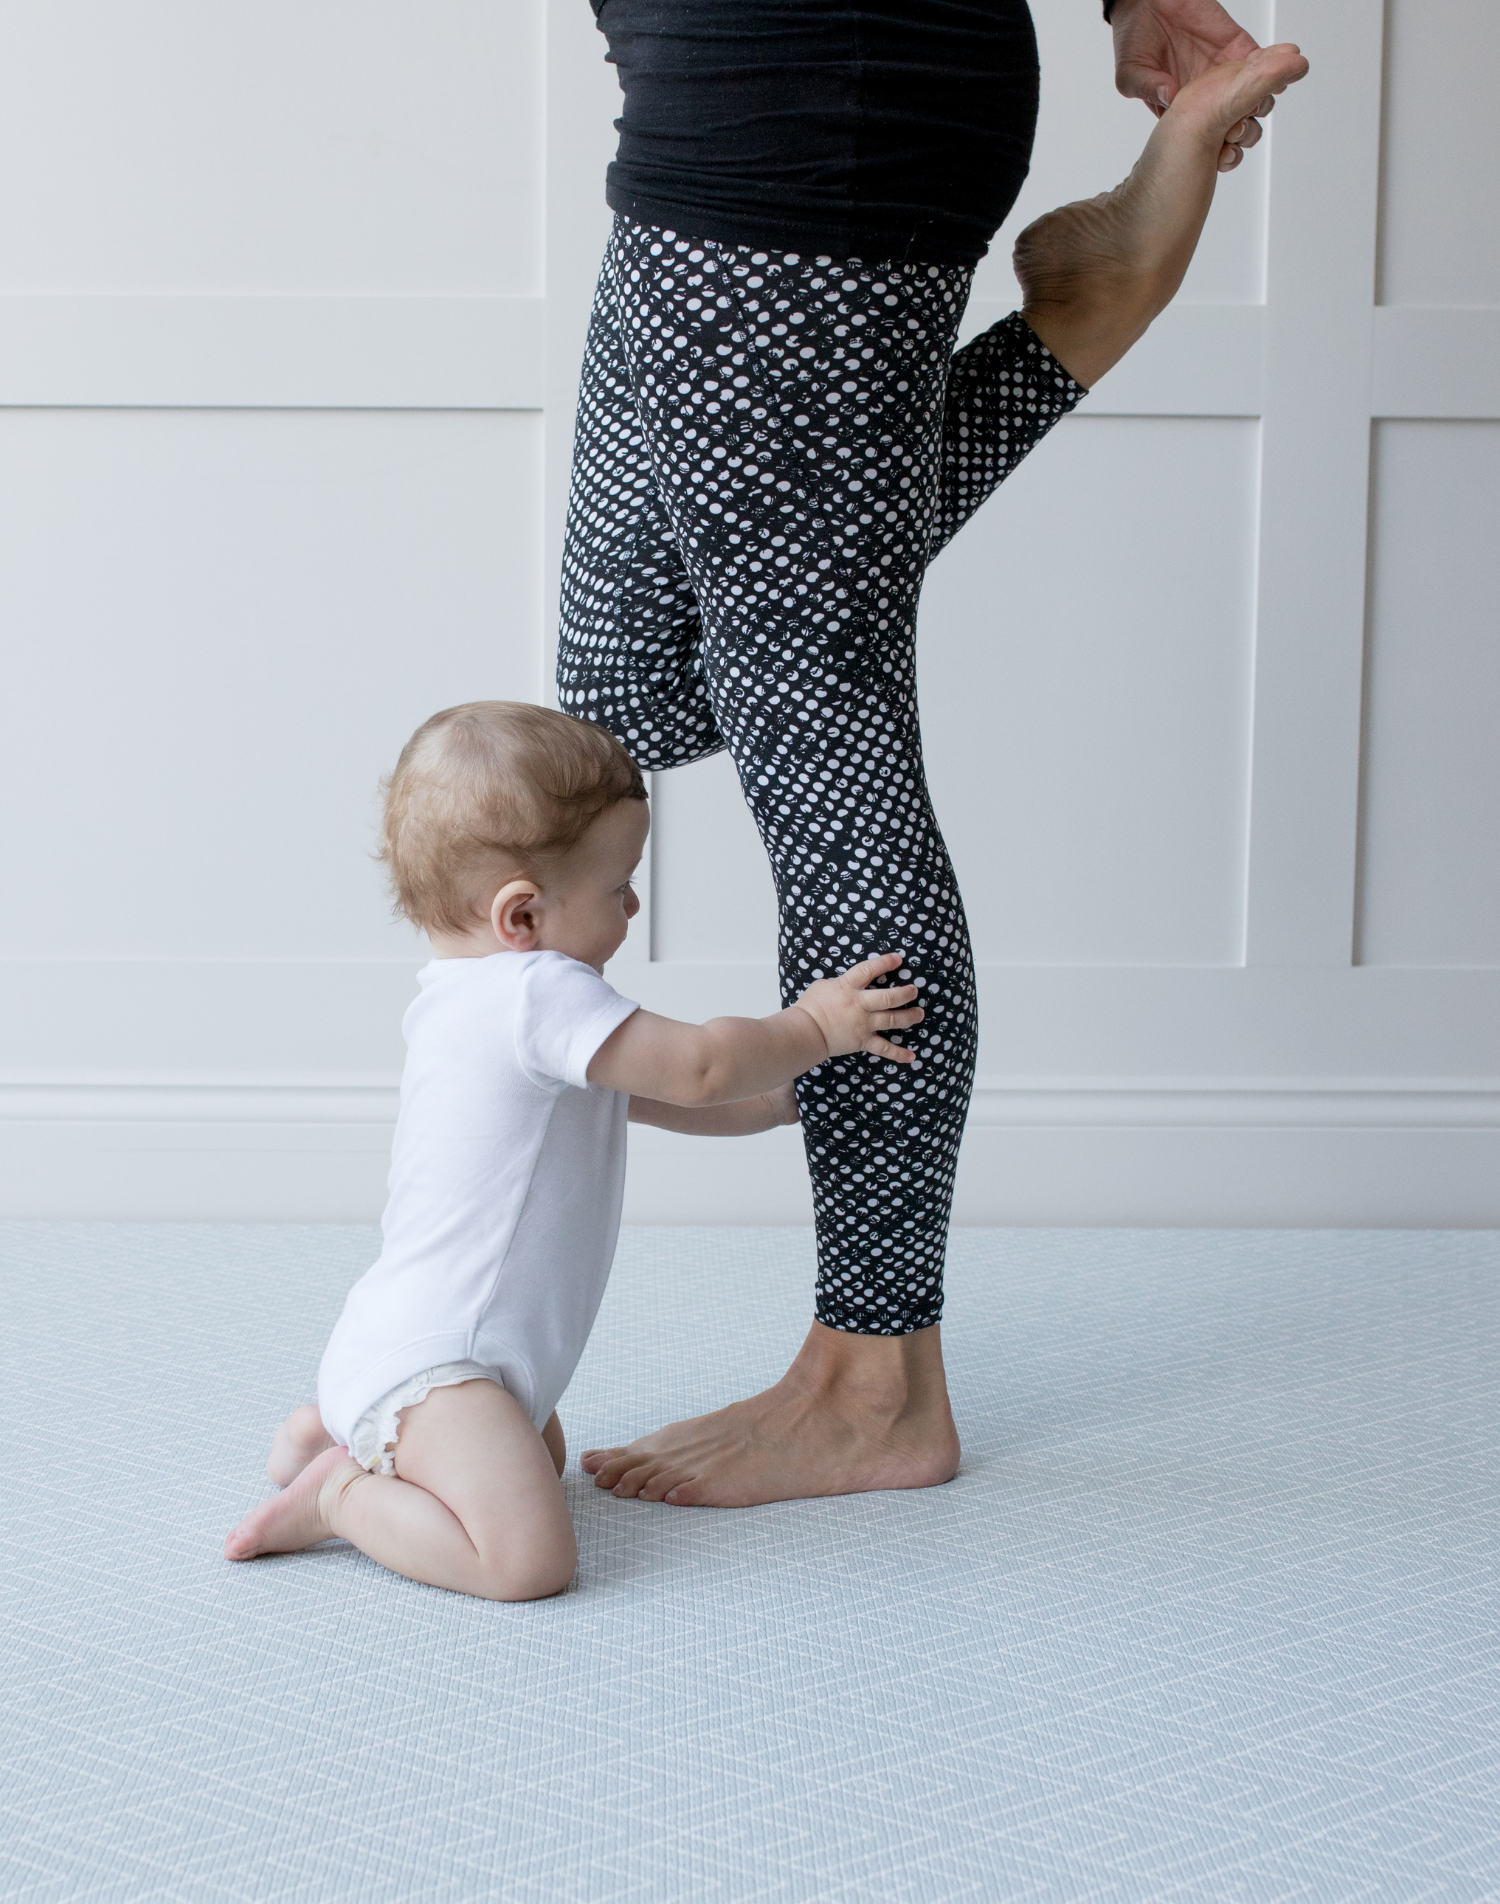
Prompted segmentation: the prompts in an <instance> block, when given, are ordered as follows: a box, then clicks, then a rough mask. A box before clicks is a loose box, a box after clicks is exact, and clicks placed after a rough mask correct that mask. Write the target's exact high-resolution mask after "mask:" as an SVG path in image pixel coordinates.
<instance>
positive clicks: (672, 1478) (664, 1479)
mask: <svg viewBox="0 0 1500 1904" xmlns="http://www.w3.org/2000/svg"><path fill="white" fill-rule="evenodd" d="M690 1480H691V1476H689V1475H688V1473H687V1472H686V1470H685V1469H682V1468H659V1469H658V1470H657V1471H656V1473H655V1474H653V1475H652V1476H651V1477H650V1479H649V1480H648V1481H647V1482H646V1484H645V1486H644V1487H642V1489H641V1491H640V1497H639V1498H640V1499H641V1500H643V1501H664V1500H665V1499H666V1498H667V1496H668V1495H669V1494H670V1493H671V1492H672V1491H673V1490H674V1489H675V1488H678V1487H686V1486H687V1485H688V1484H689V1482H690Z"/></svg>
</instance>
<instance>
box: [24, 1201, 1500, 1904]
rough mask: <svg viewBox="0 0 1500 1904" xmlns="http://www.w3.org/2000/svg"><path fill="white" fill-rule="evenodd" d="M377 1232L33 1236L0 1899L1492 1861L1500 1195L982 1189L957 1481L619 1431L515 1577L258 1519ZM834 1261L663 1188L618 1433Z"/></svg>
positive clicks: (846, 1892) (1415, 1877)
mask: <svg viewBox="0 0 1500 1904" xmlns="http://www.w3.org/2000/svg"><path fill="white" fill-rule="evenodd" d="M371 1237H372V1233H371V1232H369V1231H365V1230H355V1229H337V1228H323V1227H320V1228H283V1227H277V1228H269V1227H267V1228H252V1227H244V1228H209V1227H198V1226H193V1227H145V1226H76V1227H74V1226H64V1225H12V1226H7V1227H5V1228H4V1229H3V1231H0V1239H3V1251H4V1263H5V1271H4V1288H3V1301H4V1304H5V1327H4V1344H5V1353H6V1358H7V1362H8V1364H9V1366H8V1367H7V1369H6V1371H5V1375H4V1380H3V1383H0V1395H3V1407H4V1410H5V1413H6V1418H7V1419H6V1427H5V1446H6V1449H7V1460H6V1473H5V1484H4V1498H5V1508H4V1512H3V1516H0V1569H3V1573H0V1618H3V1620H4V1624H5V1639H4V1649H5V1650H4V1655H3V1660H4V1664H3V1676H4V1705H3V1713H0V1725H3V1732H4V1748H5V1761H6V1763H5V1769H4V1776H3V1783H0V1895H4V1896H5V1897H6V1898H7V1899H11V1900H17V1901H18V1904H19V1900H37V1901H40V1900H43V1899H85V1898H86V1899H100V1900H103V1899H122V1900H123V1899H132V1900H134V1899H146V1898H150V1899H163V1900H168V1899H171V1900H176V1899H183V1900H201V1899H220V1898H222V1899H246V1900H256V1901H257V1904H260V1901H262V1900H277V1901H280V1900H293V1899H295V1900H304V1899H305V1900H309V1901H310V1904H311V1901H312V1900H318V1904H327V1901H328V1900H343V1899H349V1900H356V1899H357V1900H361V1901H363V1904H368V1901H370V1900H375V1901H377V1904H385V1901H387V1900H390V1901H392V1904H394V1901H395V1900H408V1899H409V1900H434V1901H436V1900H450V1899H467V1898H498V1899H516V1900H528V1901H530V1900H535V1904H558V1901H559V1900H571V1899H578V1900H588V1901H589V1904H594V1901H595V1900H597V1901H598V1904H614V1901H615V1900H620V1901H621V1904H624V1901H625V1900H632V1904H634V1901H649V1900H658V1899H661V1900H679V1899H680V1900H684V1901H685V1904H686V1901H688V1900H691V1904H711V1901H714V1900H736V1901H738V1900H751V1899H755V1900H788V1901H792V1904H803V1901H805V1900H823V1899H829V1900H833V1899H838V1900H848V1901H849V1904H856V1901H857V1904H877V1901H879V1900H913V1899H921V1900H927V1899H931V1900H935V1901H941V1904H946V1901H947V1900H950V1899H964V1898H976V1899H989V1898H995V1899H1012V1898H1038V1899H1053V1898H1056V1899H1059V1900H1067V1901H1068V1904H1075V1901H1076V1900H1081V1899H1148V1898H1149V1899H1157V1898H1183V1899H1194V1900H1205V1899H1221V1898H1224V1899H1231V1898H1233V1899H1240V1898H1244V1899H1282V1898H1286V1899H1292V1898H1305V1899H1318V1900H1323V1899H1352V1898H1372V1899H1375V1898H1378V1899H1392V1898H1399V1899H1408V1898H1409V1899H1417V1898H1435V1899H1436V1898H1460V1899H1476V1898H1500V1596H1497V1593H1496V1587H1497V1584H1500V1582H1497V1571H1500V1570H1497V1566H1496V1561H1497V1557H1500V1518H1497V1513H1496V1486H1497V1474H1500V1466H1497V1460H1496V1455H1497V1441H1500V1405H1497V1350H1500V1238H1497V1237H1495V1236H1493V1235H1489V1236H1481V1235H1473V1234H1468V1235H1465V1234H1443V1235H1414V1234H1410V1233H1406V1234H1391V1233H1387V1234H1380V1235H1358V1236H1355V1235H1330V1234H1326V1233H1306V1234H1296V1235H1276V1234H1267V1233H1252V1234H1230V1235H1225V1234H1191V1233H1182V1232H1173V1233H1167V1234H1156V1235H1152V1234H1143V1233H1141V1232H1132V1233H1101V1232H1098V1231H1092V1232H1075V1233H1065V1232H1057V1231H1051V1232H1019V1233H1007V1232H996V1231H988V1232H985V1231H969V1232H967V1233H964V1234H961V1235H960V1236H959V1237H958V1238H957V1239H956V1241H955V1245H954V1250H953V1262H952V1271H951V1296H950V1304H949V1312H948V1323H947V1326H946V1327H945V1332H944V1333H945V1336H946V1338H947V1345H948V1351H949V1361H950V1366H951V1372H952V1377H953V1384H954V1391H955V1396H954V1399H955V1405H956V1409H957V1413H958V1416H959V1421H960V1426H961V1429H962V1431H963V1435H964V1442H965V1463H964V1470H963V1473H962V1474H961V1476H960V1477H959V1479H958V1480H957V1481H956V1482H954V1483H953V1484H952V1485H951V1486H949V1487H946V1488H941V1489H935V1490H932V1491H929V1492H926V1493H921V1494H912V1495H892V1494H887V1495H867V1496H864V1497H861V1498H856V1499H852V1500H845V1501H835V1502H807V1503H796V1504H790V1505H786V1506H779V1507H767V1508H758V1509H754V1510H751V1511H748V1512H743V1513H714V1512H708V1511H698V1512H694V1511H690V1510H680V1509H672V1508H667V1507H657V1506H647V1505H641V1504H638V1503H626V1502H617V1501H614V1500H612V1499H610V1498H609V1497H607V1496H604V1495H600V1494H598V1493H597V1492H596V1491H595V1490H594V1489H593V1488H592V1487H590V1486H589V1485H588V1484H586V1483H585V1482H583V1481H582V1480H581V1479H580V1478H579V1477H578V1476H577V1475H576V1473H575V1474H573V1475H572V1476H571V1477H570V1480H569V1483H568V1485H569V1490H570V1495H571V1498H572V1502H573V1506H574V1510H575V1514H576V1518H577V1520H578V1523H579V1531H580V1536H581V1546H582V1556H583V1557H582V1566H581V1570H580V1575H579V1581H578V1585H577V1586H576V1588H575V1589H574V1590H573V1591H572V1592H570V1593H569V1594H568V1595H566V1596H565V1597H564V1598H562V1599H559V1600H556V1601H551V1602H547V1603H544V1604H540V1605H534V1606H528V1607H501V1606H493V1605H485V1604H482V1603H478V1602H474V1601H468V1600H464V1599H460V1598H458V1597H456V1596H453V1595H449V1594H444V1593H439V1592H436V1591H434V1590H432V1589H428V1588H424V1587H419V1586H414V1585H411V1584H409V1583H407V1582H406V1581H403V1580H400V1579H397V1578H396V1577H394V1576H393V1575H390V1574H387V1573H385V1572H383V1571H382V1570H381V1569H380V1568H379V1567H377V1566H375V1565H374V1564H373V1563H371V1562H370V1561H367V1560H365V1559H364V1558H363V1557H362V1556H361V1555H359V1554H358V1553H356V1552H355V1551H354V1550H353V1549H351V1548H348V1547H344V1546H341V1545H334V1546H329V1547H325V1548H321V1549H319V1550H317V1551H315V1552H313V1553H310V1554H305V1555H297V1556H289V1557H287V1558H284V1559H277V1560H263V1561H258V1562H256V1563H254V1564H253V1565H249V1566H240V1567H234V1566H229V1565H227V1564H226V1563H224V1562H223V1561H222V1560H221V1559H220V1558H219V1544H220V1541H221V1539H222V1537H223V1534H224V1532H225V1530H226V1529H227V1528H228V1527H229V1526H230V1525H231V1524H232V1522H233V1521H234V1520H235V1519H237V1518H238V1516H239V1515H240V1513H242V1512H243V1511H244V1509H245V1508H246V1507H247V1506H248V1505H249V1504H250V1503H251V1502H252V1501H254V1500H256V1499H257V1498H259V1496H260V1495H261V1494H262V1493H263V1492H264V1491H266V1483H265V1481H264V1479H263V1471H262V1468H261V1463H262V1460H263V1459H264V1454H265V1448H266V1445H267V1443H268V1440H269V1437H270V1434H271V1431H272V1429H273V1428H274V1426H275V1424H276V1422H277V1421H278V1420H279V1418H280V1417H281V1415H282V1414H283V1413H285V1411H286V1410H287V1409H288V1408H289V1407H290V1406H291V1405H293V1404H295V1403H297V1402H299V1401H301V1400H303V1399H304V1398H305V1397H307V1396H308V1394H309V1393H310V1390H311V1383H312V1376H313V1371H314V1369H315V1366H316V1362H317V1357H318V1354H319V1351H320V1349H321V1346H322V1342H323V1338H324V1335H325V1333H326V1331H327V1328H328V1326H329V1324H330V1322H331V1320H332V1318H333V1316H334V1314H335V1313H336V1311H337V1308H338V1306H339V1303H340V1302H341V1300H342V1297H343V1293H344V1290H345V1288H346V1286H347V1285H348V1283H349V1282H350V1281H351V1280H352V1278H353V1277H354V1276H355V1275H356V1274H357V1273H358V1272H359V1271H360V1270H361V1269H362V1268H363V1267H364V1266H365V1264H366V1262H367V1261H368V1259H369V1254H370V1248H371ZM810 1263H811V1242H810V1237H809V1236H808V1235H807V1234H806V1233H804V1232H801V1231H795V1230H760V1231H746V1230H657V1231H640V1230H638V1231H635V1232H633V1233H630V1234H628V1235H627V1237H626V1239H625V1241H624V1243H623V1245H622V1249H621V1255H620V1261H619V1265H618V1268H617V1270H616V1274H615V1279H614V1282H613V1283H612V1285H611V1289H610V1293H609V1296H608V1298H607V1299H606V1304H605V1309H604V1313H603V1316H602V1318H601V1322H600V1326H599V1329H598V1331H597V1333H596V1335H595V1337H594V1340H593V1342H592V1344H591V1345H590V1350H589V1354H588V1358H587V1360H586V1362H585V1364H584V1366H583V1368H582V1369H581V1370H580V1372H579V1375H578V1377H577V1379H576V1381H575V1383H574V1386H573V1389H572V1390H571V1391H570V1393H569V1395H568V1396H567V1397H566V1398H565V1400H564V1404H563V1411H562V1412H563V1418H564V1421H565V1423H566V1426H567V1429H568V1434H569V1439H570V1443H571V1445H572V1447H573V1448H574V1449H575V1450H576V1449H578V1448H581V1447H584V1446H587V1445H589V1444H590V1443H591V1442H593V1441H595V1440H599V1439H615V1438H619V1437H623V1436H625V1435H628V1434H630V1433H632V1432H640V1431H642V1430H644V1429H645V1428H647V1427H648V1426H651V1425H654V1424H657V1423H659V1422H660V1421H661V1420H662V1419H664V1418H669V1417H671V1416H674V1415H680V1414H683V1413H685V1412H689V1411H695V1410H698V1409H701V1408H703V1407H705V1406H708V1405H711V1404H713V1403H715V1402H717V1401H719V1400H722V1399H725V1398H727V1397H728V1396H729V1395H731V1394H733V1393H736V1392H744V1391H745V1390H747V1389H749V1388H750V1387H751V1386H753V1385H758V1384H761V1383H762V1382H764V1381H766V1380H769V1379H770V1378H772V1377H773V1376H774V1375H775V1374H777V1373H778V1372H779V1370H780V1368H781V1367H782V1366H783V1365H784V1363H785V1361H786V1358H787V1356H788V1355H789V1354H790V1352H791V1350H792V1349H793V1348H794V1346H795V1344H796V1342H797V1341H798V1339H799V1338H800V1336H801V1333H802V1328H803V1321H804V1318H805V1316H806V1313H807V1306H808V1291H809V1287H810Z"/></svg>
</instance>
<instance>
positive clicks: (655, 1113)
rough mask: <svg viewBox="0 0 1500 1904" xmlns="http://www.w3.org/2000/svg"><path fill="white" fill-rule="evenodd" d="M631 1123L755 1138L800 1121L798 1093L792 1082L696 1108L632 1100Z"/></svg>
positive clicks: (690, 1132)
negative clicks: (764, 1132) (733, 1100)
mask: <svg viewBox="0 0 1500 1904" xmlns="http://www.w3.org/2000/svg"><path fill="white" fill-rule="evenodd" d="M630 1121H631V1123H632V1124H655V1125H656V1126H657V1128H658V1129H659V1130H670V1131H684V1132H686V1133H687V1134H688V1135H689V1136H690V1137H754V1136H755V1135H756V1133H757V1132H758V1131H768V1130H774V1129H775V1127H776V1126H777V1125H778V1124H795V1123H797V1122H799V1117H798V1111H797V1093H796V1092H795V1091H794V1090H793V1089H792V1087H791V1085H789V1084H780V1085H778V1086H777V1087H776V1089H775V1090H774V1091H762V1092H761V1093H760V1095H759V1097H742V1098H740V1099H738V1100H737V1101H736V1102H735V1103H733V1104H706V1105H703V1106H701V1107H700V1108H698V1109H696V1110H694V1109H691V1108H690V1107H689V1106H687V1105H685V1104H663V1103H661V1102H660V1101H659V1100H658V1099H656V1098H651V1097H633V1098H632V1099H631V1100H630Z"/></svg>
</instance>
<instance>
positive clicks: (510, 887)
mask: <svg viewBox="0 0 1500 1904" xmlns="http://www.w3.org/2000/svg"><path fill="white" fill-rule="evenodd" d="M541 897H542V895H541V888H540V887H539V886H538V884H537V882H536V881H535V880H534V879H512V880H509V881H507V882H506V884H505V885H503V886H502V887H501V888H500V890H499V892H497V893H496V894H495V897H494V899H493V900H492V901H491V904H490V925H491V926H492V927H493V929H494V933H495V937H496V938H497V939H498V940H499V941H500V943H501V944H502V945H503V946H504V947H505V949H506V951H507V952H534V951H535V950H536V949H537V945H538V942H539V941H540V938H541V926H542V919H541Z"/></svg>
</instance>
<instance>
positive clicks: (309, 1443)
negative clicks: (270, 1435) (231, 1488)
mask: <svg viewBox="0 0 1500 1904" xmlns="http://www.w3.org/2000/svg"><path fill="white" fill-rule="evenodd" d="M332 1446H333V1436H332V1435H331V1434H329V1432H328V1430H327V1429H326V1428H325V1427H324V1426H323V1417H322V1416H321V1415H320V1414H319V1413H318V1405H317V1403H316V1402H304V1403H303V1405H302V1407H301V1408H294V1409H293V1410H292V1412H291V1414H289V1415H288V1416H287V1418H286V1420H285V1421H284V1422H283V1423H282V1424H281V1426H280V1427H279V1428H278V1429H277V1430H276V1438H275V1440H274V1441H273V1442H272V1443H271V1452H270V1454H269V1455H268V1456H267V1457H266V1473H267V1474H269V1475H270V1477H271V1479H272V1480H273V1481H274V1482H275V1483H276V1485H277V1487H290V1486H291V1484H292V1482H293V1481H295V1480H296V1478H297V1476H298V1475H299V1474H300V1473H301V1472H302V1470H303V1469H304V1468H305V1467H306V1466H307V1464H308V1462H309V1461H315V1460H316V1459H317V1458H318V1456H319V1455H320V1454H322V1452H323V1450H324V1449H325V1448H331V1447H332Z"/></svg>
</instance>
